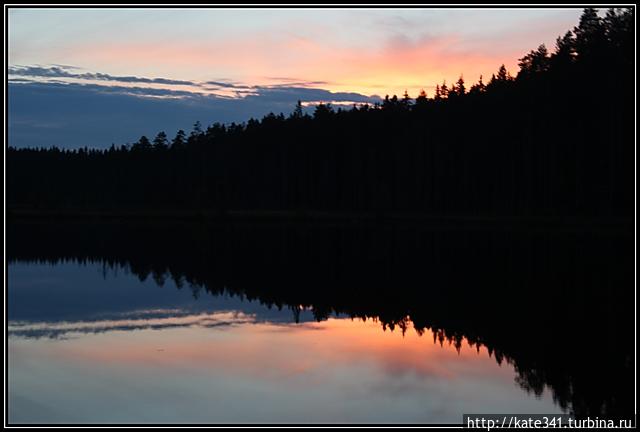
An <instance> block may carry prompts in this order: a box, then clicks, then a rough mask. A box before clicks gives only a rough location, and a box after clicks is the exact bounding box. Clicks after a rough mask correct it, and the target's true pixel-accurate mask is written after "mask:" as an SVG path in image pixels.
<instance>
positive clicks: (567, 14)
mask: <svg viewBox="0 0 640 432" xmlns="http://www.w3.org/2000/svg"><path fill="white" fill-rule="evenodd" d="M580 14H581V9H579V8H575V9H416V8H413V9H46V8H39V9H9V40H8V57H9V76H8V78H9V126H10V128H9V134H10V142H9V143H10V145H15V146H33V145H37V146H40V145H44V146H50V145H59V146H67V147H77V146H81V145H87V146H89V147H104V146H108V145H110V144H111V143H112V142H113V143H116V144H124V143H126V142H131V141H135V140H136V139H137V138H138V137H139V136H140V135H142V134H147V135H153V134H155V133H156V132H158V131H159V130H161V129H162V130H166V132H167V133H168V134H169V135H170V136H173V134H175V131H176V130H177V129H178V128H183V129H185V130H189V129H190V128H191V125H192V124H193V123H194V122H195V121H196V120H199V121H201V122H202V123H203V124H205V125H208V124H211V123H213V122H215V121H220V122H231V121H245V120H247V119H248V118H249V117H251V116H262V115H264V114H266V113H268V112H270V111H274V112H285V113H287V112H290V111H291V110H292V108H293V106H294V104H295V102H296V101H297V100H298V99H300V100H302V101H303V102H306V103H314V102H316V103H317V102H334V103H337V104H340V103H345V104H347V103H348V104H351V103H354V102H376V101H378V100H379V98H380V97H384V95H386V94H390V95H392V94H398V95H401V94H402V93H403V92H404V91H405V90H407V91H408V92H409V94H410V95H411V96H413V97H415V96H417V94H418V92H419V91H420V89H425V90H426V91H427V93H428V95H430V96H431V95H432V94H433V87H434V86H435V84H437V83H441V82H442V81H443V80H446V81H447V82H448V83H450V82H453V81H455V80H457V78H458V77H459V76H460V75H463V76H464V78H465V80H466V82H467V83H468V84H469V85H470V84H471V83H473V82H475V81H477V80H478V78H479V76H480V75H483V76H484V77H485V81H486V80H487V79H488V78H489V77H490V76H491V74H492V73H494V72H495V71H496V70H497V69H498V67H499V66H500V65H501V64H502V63H504V64H505V65H506V66H507V68H508V69H509V70H510V71H512V72H513V73H514V74H515V73H516V72H517V61H518V58H520V57H522V56H523V55H524V54H526V53H527V52H528V51H529V50H531V49H535V48H536V47H537V46H538V45H539V44H541V43H545V44H546V45H547V46H548V47H549V48H550V49H553V46H554V44H555V39H556V37H557V36H559V35H561V34H564V33H565V32H566V31H567V30H570V29H572V28H573V26H575V25H576V24H577V22H578V19H579V16H580Z"/></svg>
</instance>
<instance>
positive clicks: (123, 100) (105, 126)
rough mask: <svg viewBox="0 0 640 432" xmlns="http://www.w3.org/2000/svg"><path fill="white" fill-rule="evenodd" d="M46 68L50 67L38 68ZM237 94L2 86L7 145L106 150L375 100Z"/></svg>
mask: <svg viewBox="0 0 640 432" xmlns="http://www.w3.org/2000/svg"><path fill="white" fill-rule="evenodd" d="M44 69H46V70H50V69H51V68H44ZM234 92H235V93H236V95H237V96H238V97H235V98H234V97H228V96H226V97H225V96H216V95H205V94H201V93H192V92H188V91H181V90H171V89H157V88H145V87H141V86H136V87H124V86H118V85H112V86H109V85H97V84H79V83H61V82H58V83H51V82H35V81H34V82H16V81H10V82H9V84H8V135H9V145H11V146H15V147H51V146H53V145H56V146H59V147H65V148H78V147H84V146H87V147H94V148H105V147H109V146H110V145H111V144H112V143H115V144H116V145H120V144H126V143H130V142H134V141H135V140H137V139H138V138H139V137H140V136H141V135H147V136H154V135H155V134H156V133H157V132H158V131H161V130H162V131H165V132H167V134H169V135H170V136H171V135H172V134H175V132H176V131H177V130H178V129H184V130H185V131H189V130H190V129H191V127H192V125H193V124H194V123H195V122H196V121H200V122H201V123H202V124H204V125H208V124H211V123H214V122H220V123H230V122H244V121H246V120H248V119H249V118H261V117H262V116H264V115H266V114H268V113H269V112H274V113H281V112H282V113H285V114H288V113H290V112H291V111H292V110H293V108H294V107H295V104H296V102H297V101H298V100H300V101H303V102H311V103H312V102H331V101H333V102H353V103H375V102H378V101H379V100H380V99H379V98H378V97H377V96H373V97H370V96H365V95H361V94H358V93H345V92H339V93H333V92H330V91H328V90H324V89H316V88H306V87H295V86H291V87H287V86H283V85H278V86H253V87H251V88H250V90H243V89H235V90H234Z"/></svg>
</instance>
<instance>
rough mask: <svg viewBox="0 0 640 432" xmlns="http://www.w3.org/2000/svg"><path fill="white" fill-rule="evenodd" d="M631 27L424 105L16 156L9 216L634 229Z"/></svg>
mask: <svg viewBox="0 0 640 432" xmlns="http://www.w3.org/2000/svg"><path fill="white" fill-rule="evenodd" d="M633 13H634V12H633V9H624V10H620V9H610V10H609V11H608V12H607V13H606V16H605V17H603V18H600V17H599V16H598V15H597V11H596V10H595V9H591V8H589V9H585V10H584V13H583V15H582V17H581V18H580V22H579V24H578V25H577V27H575V29H574V30H573V31H569V32H567V33H566V34H565V35H564V36H562V37H559V38H558V39H557V43H556V47H555V50H554V51H553V52H552V53H549V52H548V50H547V48H546V47H545V46H544V45H541V46H540V47H539V48H538V49H536V50H535V51H531V52H530V53H529V54H527V55H525V56H524V57H523V58H522V59H521V60H520V71H519V72H518V73H517V76H515V77H512V76H511V75H510V74H509V72H508V71H507V70H506V68H505V67H504V66H502V67H501V68H500V69H499V71H498V73H497V74H495V75H494V76H492V77H490V79H486V84H485V83H484V81H483V79H482V77H481V79H480V81H479V82H478V83H476V84H473V85H471V86H470V87H469V89H468V90H467V84H466V83H465V82H464V80H463V78H462V77H461V78H460V79H459V80H458V82H456V83H455V84H453V85H451V86H447V84H446V83H443V84H442V85H438V86H437V87H436V92H435V94H434V95H433V97H427V95H426V93H424V92H423V93H421V95H420V96H418V98H417V99H415V100H413V99H411V98H409V96H408V95H406V94H405V96H404V97H401V98H398V97H396V96H393V97H386V98H385V99H384V102H382V103H381V104H379V105H374V106H370V105H363V106H354V107H353V108H352V109H337V110H335V109H333V108H332V107H331V106H330V105H322V104H321V105H318V106H317V107H316V108H315V111H314V113H313V115H308V114H305V113H304V111H303V109H302V106H301V105H299V106H298V107H297V108H296V109H295V111H294V112H293V113H292V114H291V115H290V116H284V115H283V114H280V115H275V114H269V115H267V116H265V117H264V118H263V119H262V120H255V119H251V120H249V121H248V122H246V123H243V124H230V125H222V124H219V123H215V124H213V125H211V126H209V127H207V128H203V127H202V126H201V125H200V123H196V125H195V126H194V128H193V130H192V131H191V132H190V133H189V134H187V133H185V132H184V131H179V132H178V133H177V134H176V136H175V137H174V138H172V139H169V137H167V135H166V134H165V133H164V132H160V133H158V135H157V136H156V137H155V138H153V139H149V138H147V137H144V136H143V137H141V138H140V139H139V140H138V141H137V142H136V143H135V144H133V145H127V146H125V145H123V146H120V147H118V146H112V147H111V148H110V149H108V150H92V149H88V148H84V149H80V150H77V151H76V150H62V149H59V148H56V147H52V148H49V149H16V148H11V147H10V148H9V149H8V151H7V154H6V157H7V204H8V209H9V211H10V212H11V211H14V212H15V211H18V212H19V211H20V209H22V210H24V209H29V210H31V211H34V210H35V211H43V210H54V211H55V210H68V211H76V212H82V211H86V210H97V211H101V212H109V211H115V212H118V211H125V210H126V211H128V210H131V211H138V210H145V211H154V212H155V211H158V212H159V211H163V210H179V211H181V212H189V211H215V212H224V211H230V210H246V211H284V212H289V213H291V212H301V211H302V212H304V211H326V212H334V213H340V212H359V213H366V212H369V213H375V214H380V213H385V212H386V213H389V212H414V213H420V214H428V215H444V216H447V215H465V216H472V217H495V216H508V217H538V216H539V217H550V218H555V217H566V216H568V217H572V218H574V219H575V218H580V217H586V218H588V217H591V218H602V219H604V218H610V220H613V219H616V220H617V219H631V218H632V215H633V211H634V197H635V193H634V93H635V91H634V89H635V85H634V79H635V75H634V49H635V45H634V44H635V42H634V16H633ZM485 78H486V77H485ZM113 127H114V128H117V127H118V125H113ZM88 144H90V143H88Z"/></svg>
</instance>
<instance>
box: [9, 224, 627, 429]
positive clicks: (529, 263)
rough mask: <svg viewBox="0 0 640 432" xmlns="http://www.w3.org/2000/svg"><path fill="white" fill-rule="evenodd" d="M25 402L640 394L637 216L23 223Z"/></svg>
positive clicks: (13, 395)
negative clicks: (559, 221)
mask: <svg viewBox="0 0 640 432" xmlns="http://www.w3.org/2000/svg"><path fill="white" fill-rule="evenodd" d="M7 242H8V243H7V252H8V260H9V264H8V293H7V300H8V416H9V422H10V423H11V424H24V423H27V424H28V423H82V424H88V423H180V424H191V423H207V424H213V423H241V424H249V423H341V424H344V423H348V424H351V423H358V424H360V423H409V424H424V423H430V424H431V423H438V424H443V423H455V424H459V423H461V421H462V415H463V414H471V413H519V414H525V413H544V414H559V413H566V414H570V415H572V416H575V417H583V416H585V415H594V414H597V413H600V414H601V415H610V416H624V415H627V414H629V413H633V404H634V393H633V391H634V388H633V385H632V381H633V376H634V375H633V347H634V345H633V305H632V303H631V302H629V301H628V300H629V298H630V299H631V300H633V288H634V286H633V283H634V282H633V270H634V267H633V237H632V236H629V235H628V233H624V232H623V233H604V234H603V233H597V234H593V233H583V232H571V231H570V232H562V233H549V232H547V231H542V232H532V231H530V230H528V231H527V232H526V233H522V232H517V231H515V232H514V231H512V230H502V231H495V230H488V231H487V230H475V229H474V230H444V229H437V230H433V229H425V228H422V227H405V226H402V227H398V226H394V225H391V226H367V227H354V226H348V227H345V226H298V225H295V226H292V225H291V224H283V225H276V226H274V225H273V224H268V225H267V226H256V225H255V224H251V225H242V224H239V225H238V224H224V225H222V226H220V225H216V226H198V227H194V226H193V225H187V226H185V225H180V224H175V225H170V226H164V225H163V226H156V225H153V224H143V225H140V226H129V225H124V224H98V223H87V224H78V223H71V224H66V223H61V224H13V225H11V226H10V227H9V226H8V228H7Z"/></svg>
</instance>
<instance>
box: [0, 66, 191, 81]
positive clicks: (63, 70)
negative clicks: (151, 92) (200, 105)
mask: <svg viewBox="0 0 640 432" xmlns="http://www.w3.org/2000/svg"><path fill="white" fill-rule="evenodd" d="M76 69H78V68H76V67H74V66H67V65H54V66H47V67H45V66H10V67H9V75H18V76H30V77H40V78H76V79H85V80H98V81H115V82H127V83H147V84H165V85H191V86H197V85H198V84H197V83H195V82H193V81H184V80H172V79H167V78H144V77H136V76H117V75H110V74H105V73H99V72H98V73H91V72H85V73H75V72H71V71H70V70H76Z"/></svg>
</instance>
